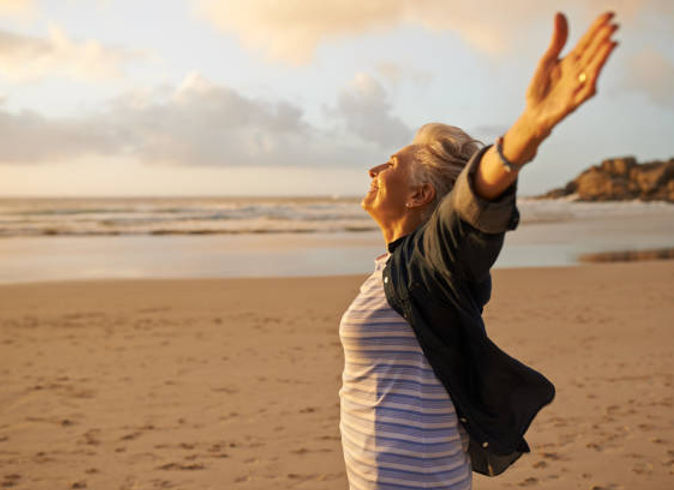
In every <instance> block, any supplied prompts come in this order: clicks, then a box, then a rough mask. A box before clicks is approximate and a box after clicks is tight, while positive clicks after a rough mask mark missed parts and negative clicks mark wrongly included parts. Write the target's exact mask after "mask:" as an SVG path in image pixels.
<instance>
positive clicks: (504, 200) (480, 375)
mask: <svg viewBox="0 0 674 490" xmlns="http://www.w3.org/2000/svg"><path fill="white" fill-rule="evenodd" d="M488 148H489V147H485V148H483V149H482V150H480V151H479V152H478V153H477V154H476V155H475V156H473V157H472V158H471V161H470V162H469V163H468V165H467V166H466V168H464V169H463V171H462V172H461V174H460V175H459V177H458V179H457V181H456V184H455V185H454V188H453V189H452V191H451V192H450V193H449V195H447V196H446V197H445V198H444V199H443V200H442V201H441V202H440V204H439V205H438V208H437V209H436V210H435V212H434V213H433V215H432V216H431V218H430V219H429V221H428V222H427V223H425V224H424V225H422V226H420V227H419V228H418V229H416V230H415V231H414V232H413V233H412V234H410V235H407V236H405V237H403V238H400V239H398V240H396V241H395V242H393V243H391V244H389V251H390V252H391V257H390V259H389V260H388V262H387V264H386V267H385V269H384V290H385V292H386V298H387V300H388V302H389V304H390V305H391V307H392V308H393V309H394V310H396V311H397V312H398V313H399V314H400V315H402V316H403V317H404V318H405V319H406V320H407V321H408V322H409V324H410V325H411V326H412V329H413V330H414V332H415V334H416V337H417V339H418V340H419V344H420V346H421V349H422V350H423V352H424V354H425V356H426V358H427V359H428V362H429V364H430V365H431V367H432V368H433V370H434V372H435V374H436V376H437V377H438V379H439V380H440V381H441V382H442V383H443V385H444V386H445V388H446V389H447V392H448V393H449V395H450V396H451V398H452V401H453V402H454V405H455V408H456V411H457V414H458V415H459V420H460V421H461V423H463V425H464V427H465V428H466V430H467V432H468V434H469V435H470V439H471V442H470V447H469V453H470V457H471V461H472V466H473V470H474V471H476V472H478V473H482V474H486V475H490V476H493V475H497V474H499V473H501V472H503V471H504V470H505V469H506V468H507V467H508V466H510V465H511V464H512V463H513V462H514V461H515V460H516V459H517V458H518V457H519V456H520V455H521V454H522V453H523V452H529V446H528V445H527V443H526V441H525V440H524V433H525V432H526V430H527V428H528V427H529V424H530V423H531V421H532V420H533V418H534V416H535V415H536V413H537V412H538V411H539V410H540V409H541V408H542V407H543V406H545V405H546V404H548V403H550V402H551V401H552V399H553V397H554V393H555V391H554V387H553V385H552V383H550V382H549V381H548V380H547V379H546V378H545V377H543V375H541V374H540V373H538V372H536V371H534V370H533V369H531V368H529V367H527V366H525V365H524V364H522V363H521V362H519V361H517V360H516V359H514V358H512V357H510V356H509V355H507V354H506V353H505V352H503V351H502V350H500V349H499V348H498V347H497V346H496V345H495V344H494V343H493V342H492V341H491V340H489V338H488V337H487V333H486V331H485V327H484V323H483V321H482V308H483V306H484V305H485V304H486V303H487V301H488V300H489V296H490V294H491V276H490V274H489V269H490V268H491V266H492V265H493V264H494V262H495V261H496V258H497V257H498V254H499V252H500V250H501V247H502V245H503V238H504V235H505V232H506V231H507V230H513V229H515V228H516V227H517V224H518V221H519V213H518V211H517V207H516V205H515V193H516V184H513V186H511V187H510V188H509V189H507V190H506V191H505V192H504V194H503V195H501V196H500V197H499V198H498V199H496V200H494V201H487V200H484V199H482V198H480V197H479V196H478V195H477V194H476V193H475V191H474V187H473V181H474V175H475V171H476V169H477V166H478V164H479V162H480V159H481V158H482V155H483V154H484V152H485V151H486V150H487V149H488Z"/></svg>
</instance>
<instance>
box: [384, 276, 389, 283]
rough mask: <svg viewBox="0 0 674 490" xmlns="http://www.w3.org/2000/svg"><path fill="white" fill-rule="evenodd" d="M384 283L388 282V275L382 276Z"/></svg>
mask: <svg viewBox="0 0 674 490" xmlns="http://www.w3.org/2000/svg"><path fill="white" fill-rule="evenodd" d="M384 284H388V276H386V277H385V278H384Z"/></svg>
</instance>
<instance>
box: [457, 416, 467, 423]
mask: <svg viewBox="0 0 674 490" xmlns="http://www.w3.org/2000/svg"><path fill="white" fill-rule="evenodd" d="M459 421H460V422H461V423H462V424H465V423H466V422H468V419H467V418H466V417H461V418H460V419H459Z"/></svg>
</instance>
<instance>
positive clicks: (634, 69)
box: [625, 48, 674, 108]
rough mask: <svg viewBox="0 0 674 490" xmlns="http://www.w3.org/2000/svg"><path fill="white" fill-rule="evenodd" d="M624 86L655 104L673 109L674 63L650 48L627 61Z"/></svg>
mask: <svg viewBox="0 0 674 490" xmlns="http://www.w3.org/2000/svg"><path fill="white" fill-rule="evenodd" d="M626 69H627V71H626V75H625V86H626V87H627V88H629V89H635V90H639V91H643V92H645V93H646V94H647V96H648V97H649V98H650V99H651V100H652V101H653V102H655V103H656V104H658V105H664V106H668V107H670V108H674V90H672V87H674V63H672V61H671V60H670V59H668V58H666V57H665V56H663V55H662V54H661V53H659V52H657V51H656V50H654V49H651V48H644V49H643V50H641V51H640V52H639V53H636V54H634V55H632V56H631V57H630V58H629V59H628V60H627V66H626Z"/></svg>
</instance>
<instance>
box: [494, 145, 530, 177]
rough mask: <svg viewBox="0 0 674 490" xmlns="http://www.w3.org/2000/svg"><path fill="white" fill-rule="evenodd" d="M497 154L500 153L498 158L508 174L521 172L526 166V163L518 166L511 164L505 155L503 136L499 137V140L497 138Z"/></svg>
mask: <svg viewBox="0 0 674 490" xmlns="http://www.w3.org/2000/svg"><path fill="white" fill-rule="evenodd" d="M496 152H497V153H498V156H499V158H500V159H501V163H502V164H503V166H504V167H505V169H506V170H507V171H508V172H516V171H519V170H520V169H521V168H522V167H524V165H525V164H524V163H522V164H519V165H518V164H516V163H513V162H511V161H510V160H508V159H507V158H506V157H505V155H504V154H503V136H499V137H498V138H496Z"/></svg>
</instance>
